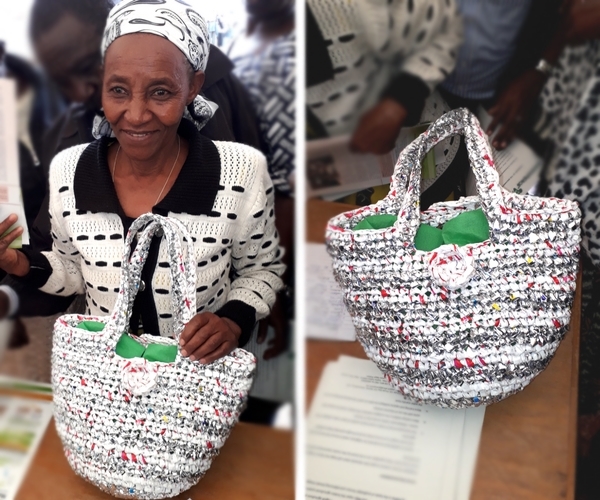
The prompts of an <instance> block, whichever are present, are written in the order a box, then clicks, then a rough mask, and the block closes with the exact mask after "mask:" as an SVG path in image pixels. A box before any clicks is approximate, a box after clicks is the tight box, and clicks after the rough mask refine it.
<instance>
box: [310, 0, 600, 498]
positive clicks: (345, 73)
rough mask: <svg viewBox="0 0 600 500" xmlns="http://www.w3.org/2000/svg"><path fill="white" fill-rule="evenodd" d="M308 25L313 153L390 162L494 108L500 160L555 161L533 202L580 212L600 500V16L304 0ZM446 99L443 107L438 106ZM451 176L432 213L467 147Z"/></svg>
mask: <svg viewBox="0 0 600 500" xmlns="http://www.w3.org/2000/svg"><path fill="white" fill-rule="evenodd" d="M306 18H307V21H306V24H307V88H306V113H307V139H308V140H311V139H322V138H326V137H331V136H337V135H345V134H348V136H349V137H350V139H349V147H350V148H351V150H353V151H354V152H355V153H357V154H364V153H372V154H378V155H381V154H386V153H389V152H390V151H392V150H393V148H394V145H395V142H396V140H397V138H398V135H399V133H400V131H401V130H402V128H403V127H406V126H412V125H415V124H418V123H424V122H430V121H432V120H434V119H436V118H438V117H439V116H441V114H442V113H444V112H445V111H447V110H448V109H453V108H458V107H466V108H468V109H470V110H472V111H473V112H475V113H477V112H478V111H479V110H480V109H482V108H483V109H485V110H487V113H488V114H489V115H491V123H490V124H489V126H488V127H487V133H488V135H489V136H490V139H491V143H492V145H493V146H494V148H496V149H497V150H502V149H504V148H506V147H508V146H509V145H510V144H511V142H512V141H513V140H514V139H515V138H519V139H521V140H523V141H524V142H525V143H526V144H528V145H529V146H530V147H531V148H532V149H533V150H535V151H536V152H537V153H538V154H539V155H540V156H541V157H542V158H543V159H544V168H543V169H542V174H541V177H540V179H539V180H538V183H537V185H536V188H535V189H536V194H538V195H541V196H558V197H563V198H569V199H573V200H577V201H578V202H579V204H580V207H581V209H582V212H583V224H582V250H583V258H582V262H583V273H584V274H583V275H584V279H583V294H582V296H583V308H582V325H581V374H580V392H579V394H580V401H579V414H580V425H579V437H580V443H579V450H578V451H579V461H578V467H579V468H578V497H577V498H599V497H600V496H599V495H600V484H599V483H598V480H597V474H594V473H593V471H594V470H596V469H597V466H598V464H599V463H600V434H599V432H598V431H599V430H600V391H599V390H598V387H600V313H599V312H598V311H599V310H600V308H598V304H599V303H600V176H599V173H600V131H599V129H598V123H597V122H598V119H599V117H600V107H599V106H600V103H599V98H600V73H599V70H598V68H599V66H598V62H599V59H598V57H599V50H600V40H599V38H600V2H599V1H597V0H587V1H586V0H391V1H386V0H359V1H355V2H351V3H349V2H346V1H344V0H307V16H306ZM440 99H441V100H442V101H441V102H443V103H444V105H442V106H437V105H436V106H431V105H429V104H428V103H430V102H432V100H434V102H437V103H439V102H440ZM434 108H436V109H437V111H436V110H435V109H434ZM447 163H448V164H447V165H445V164H444V165H438V169H437V173H436V178H435V181H434V182H432V183H428V184H427V186H426V187H424V186H422V191H423V192H422V195H421V206H422V208H423V209H426V208H427V207H428V206H429V205H431V204H432V203H435V202H439V201H444V200H448V199H450V200H451V199H458V198H459V197H460V196H464V195H465V194H466V179H467V173H468V171H469V160H468V157H467V154H466V149H465V147H464V145H463V144H462V143H461V146H460V147H459V149H458V151H457V152H456V154H455V155H454V157H453V158H452V159H451V160H449V161H448V162H447ZM440 167H443V168H440ZM423 184H425V183H423ZM375 188H376V187H375V186H373V187H372V188H369V189H365V190H363V191H361V192H359V193H356V195H353V197H352V198H351V201H352V202H353V203H357V204H364V205H367V204H370V203H374V202H375V201H377V199H380V198H381V196H382V195H381V189H375ZM384 193H385V191H384ZM344 200H345V201H348V198H345V199H344Z"/></svg>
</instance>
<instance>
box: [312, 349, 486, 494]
mask: <svg viewBox="0 0 600 500" xmlns="http://www.w3.org/2000/svg"><path fill="white" fill-rule="evenodd" d="M484 411H485V410H484V408H483V407H481V408H474V409H469V410H448V409H441V408H437V407H433V406H420V405H417V404H415V403H411V402H409V401H407V400H406V399H404V398H403V397H402V395H400V394H399V393H398V392H397V391H396V390H394V389H393V388H392V387H391V386H390V385H389V384H388V383H387V382H386V381H385V379H384V377H383V375H382V374H381V372H380V371H379V369H378V368H377V367H376V365H375V364H374V363H372V362H371V361H369V360H364V359H358V358H351V357H347V356H342V357H340V359H339V360H338V361H337V362H331V363H329V364H328V365H327V366H326V367H325V370H324V371H323V374H322V376H321V381H320V383H319V387H318V389H317V392H316V394H315V397H314V400H313V402H312V406H311V410H310V413H309V418H308V422H307V459H306V471H307V474H306V475H307V485H306V498H309V499H320V500H334V499H335V500H337V499H342V498H344V499H346V498H352V499H353V500H468V498H469V495H470V490H471V484H472V480H473V473H474V469H475V463H476V460H477V450H478V447H479V438H480V435H481V427H482V424H483V416H484Z"/></svg>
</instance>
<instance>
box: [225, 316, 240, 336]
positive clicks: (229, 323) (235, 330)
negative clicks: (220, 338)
mask: <svg viewBox="0 0 600 500" xmlns="http://www.w3.org/2000/svg"><path fill="white" fill-rule="evenodd" d="M221 320H222V321H224V322H225V323H226V324H227V326H228V327H229V329H230V330H231V332H232V333H233V334H234V335H235V339H236V340H237V341H239V340H240V337H241V335H242V328H241V327H240V325H238V324H237V323H236V322H235V321H233V320H232V319H229V318H224V317H222V318H221Z"/></svg>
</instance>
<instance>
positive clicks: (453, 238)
mask: <svg viewBox="0 0 600 500" xmlns="http://www.w3.org/2000/svg"><path fill="white" fill-rule="evenodd" d="M442 234H443V237H444V242H445V243H446V244H448V243H454V244H455V245H458V246H460V247H462V246H464V245H468V244H469V243H479V242H481V241H485V240H487V239H488V238H489V237H490V226H489V224H488V221H487V219H486V217H485V214H484V213H483V210H481V208H479V209H477V210H471V211H469V212H463V213H462V214H460V215H458V216H456V217H454V219H450V220H449V221H448V222H446V224H444V229H443V231H442Z"/></svg>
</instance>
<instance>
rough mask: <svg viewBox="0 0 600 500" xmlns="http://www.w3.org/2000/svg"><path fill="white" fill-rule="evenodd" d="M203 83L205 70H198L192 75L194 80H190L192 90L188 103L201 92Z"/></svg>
mask: <svg viewBox="0 0 600 500" xmlns="http://www.w3.org/2000/svg"><path fill="white" fill-rule="evenodd" d="M202 85H204V71H196V72H195V73H194V76H193V77H192V81H191V82H190V92H189V94H188V98H187V104H188V105H189V104H191V103H192V101H193V100H194V99H195V98H196V96H197V95H198V94H199V93H200V90H201V89H202Z"/></svg>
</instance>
